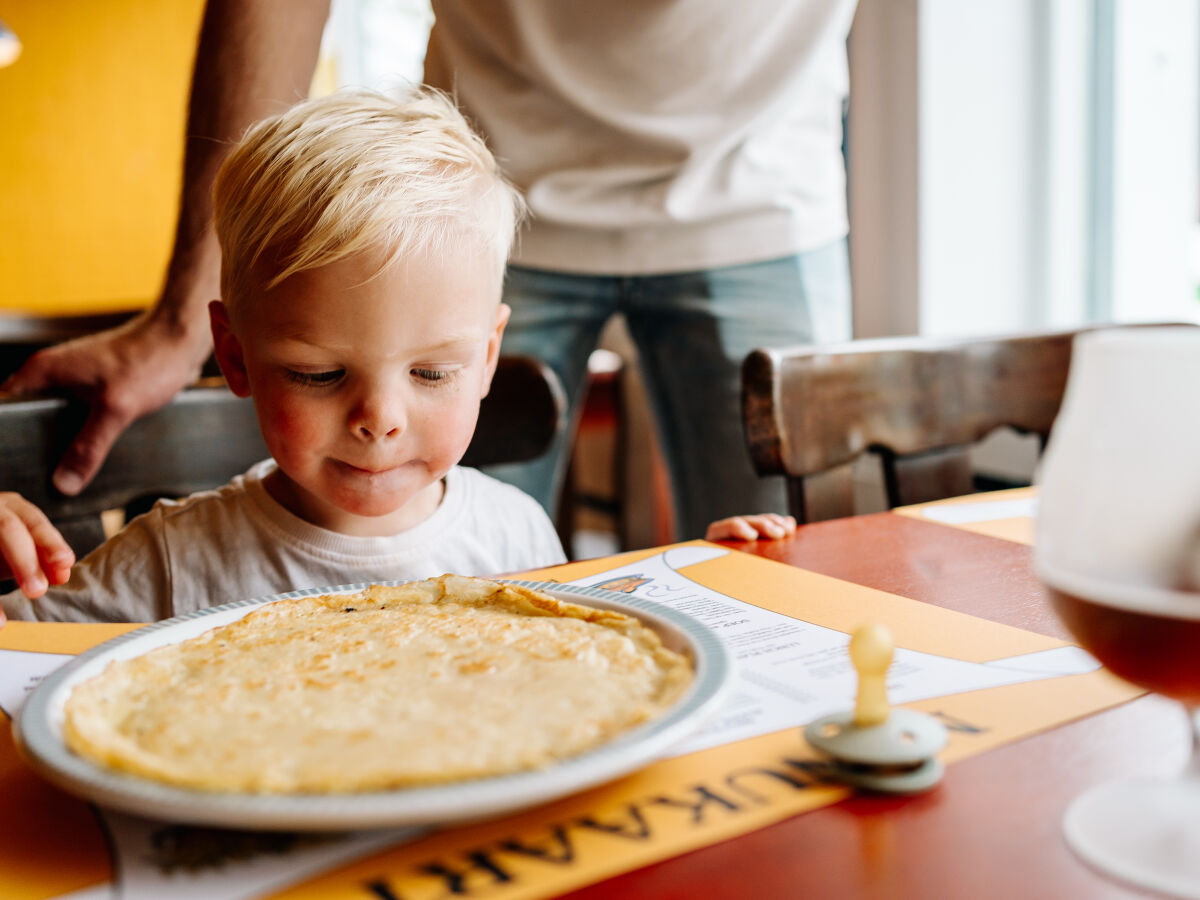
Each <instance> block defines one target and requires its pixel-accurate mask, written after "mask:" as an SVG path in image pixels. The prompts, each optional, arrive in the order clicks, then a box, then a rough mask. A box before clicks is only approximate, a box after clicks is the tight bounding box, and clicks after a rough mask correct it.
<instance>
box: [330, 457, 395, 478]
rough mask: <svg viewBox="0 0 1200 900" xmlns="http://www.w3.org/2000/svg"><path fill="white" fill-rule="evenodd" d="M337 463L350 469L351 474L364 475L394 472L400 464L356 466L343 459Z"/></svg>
mask: <svg viewBox="0 0 1200 900" xmlns="http://www.w3.org/2000/svg"><path fill="white" fill-rule="evenodd" d="M337 463H338V465H339V466H342V467H343V468H345V469H348V470H349V471H350V473H351V474H353V475H366V476H372V475H386V474H387V473H389V472H394V471H396V470H397V469H399V468H400V466H398V465H391V466H356V465H354V464H353V463H348V462H345V461H344V460H337Z"/></svg>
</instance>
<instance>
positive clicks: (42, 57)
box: [0, 0, 203, 312]
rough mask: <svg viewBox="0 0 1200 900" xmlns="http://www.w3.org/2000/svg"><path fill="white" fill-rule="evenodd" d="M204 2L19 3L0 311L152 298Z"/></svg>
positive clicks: (1, 149)
mask: <svg viewBox="0 0 1200 900" xmlns="http://www.w3.org/2000/svg"><path fill="white" fill-rule="evenodd" d="M202 8H203V0H15V2H3V3H0V18H3V20H4V21H5V22H6V23H7V24H8V25H9V27H10V28H12V30H13V31H15V32H16V34H17V36H18V37H19V38H20V40H21V43H22V45H23V51H22V53H21V56H20V58H19V59H18V60H17V61H16V63H15V64H13V65H12V66H10V67H8V68H3V69H0V311H3V310H22V311H33V312H92V311H101V310H109V309H122V308H128V307H131V306H135V305H144V304H146V303H148V302H150V301H151V300H152V299H153V298H154V296H155V294H156V293H157V291H158V287H159V283H160V281H161V278H162V271H163V267H164V265H165V263H166V259H167V254H168V252H169V249H170V243H171V238H172V236H173V229H174V216H175V209H176V205H177V202H178V191H179V171H180V164H181V158H182V152H183V130H184V120H185V106H186V99H187V92H188V83H189V79H190V73H191V64H192V55H193V52H194V50H195V40H196V32H197V29H198V27H199V23H200V14H201V11H202Z"/></svg>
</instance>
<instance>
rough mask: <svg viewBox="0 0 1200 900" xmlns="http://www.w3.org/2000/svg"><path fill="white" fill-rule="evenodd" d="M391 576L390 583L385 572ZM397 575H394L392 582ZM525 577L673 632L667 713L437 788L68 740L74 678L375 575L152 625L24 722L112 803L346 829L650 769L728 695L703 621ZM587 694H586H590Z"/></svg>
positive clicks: (25, 733) (472, 814) (106, 653)
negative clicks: (356, 783) (334, 784)
mask: <svg viewBox="0 0 1200 900" xmlns="http://www.w3.org/2000/svg"><path fill="white" fill-rule="evenodd" d="M384 583H385V584H386V583H388V582H384ZM393 583H395V582H393ZM512 583H514V584H518V585H522V586H524V587H529V588H534V589H536V590H540V591H545V592H546V593H547V594H550V595H551V596H553V597H557V598H558V599H561V600H565V601H568V602H575V603H582V604H585V605H588V606H593V607H597V608H600V609H612V610H617V611H619V612H623V613H627V614H629V615H632V616H636V617H637V618H638V619H640V620H641V621H642V622H644V623H645V624H646V625H647V626H649V627H650V628H652V629H654V631H656V632H657V633H658V634H659V636H660V637H661V638H662V640H663V643H664V644H665V645H666V646H667V647H669V648H671V649H672V650H676V651H678V652H681V653H684V654H686V655H688V656H690V657H691V658H692V660H693V661H694V663H695V669H696V671H695V679H694V680H693V683H692V685H691V686H690V687H689V688H688V690H687V691H686V692H685V693H684V695H683V696H682V697H680V699H679V700H678V701H677V702H676V703H675V705H674V706H672V707H671V708H670V709H668V710H666V711H665V712H664V713H663V714H662V715H661V716H659V717H658V718H656V719H654V720H653V721H652V722H648V723H646V724H645V725H641V726H638V727H637V728H634V729H631V730H630V731H628V732H625V733H624V734H622V735H620V736H619V737H617V738H615V739H614V740H612V741H610V742H609V743H607V744H605V745H603V746H601V747H598V748H596V749H595V750H592V751H590V752H588V753H584V754H582V755H580V756H576V757H573V758H571V759H568V760H564V761H563V762H560V763H557V764H555V765H553V766H550V767H548V768H545V769H538V770H535V771H529V772H519V773H516V774H512V775H503V776H498V777H494V778H479V779H472V780H467V781H459V782H453V783H450V784H444V785H435V786H429V787H415V788H403V789H398V790H393V791H376V792H365V793H344V794H247V793H219V792H210V791H196V790H189V789H187V788H179V787H172V786H170V785H165V784H161V783H159V782H156V781H151V780H149V779H146V778H141V777H138V776H135V775H128V774H125V773H119V772H114V771H112V770H109V769H106V768H104V767H103V766H100V765H97V764H96V763H93V762H91V761H89V760H86V759H84V758H83V757H81V756H77V755H76V754H75V753H73V752H71V751H70V750H69V749H67V747H66V744H65V743H64V742H63V733H62V725H63V707H64V705H65V703H66V700H67V696H68V695H69V694H70V692H71V689H72V688H73V687H74V686H75V685H77V684H79V683H80V682H82V681H85V680H87V679H88V678H91V677H92V676H93V675H97V674H99V673H100V671H101V670H102V669H103V668H104V667H105V666H106V665H108V663H109V662H111V661H113V660H117V659H130V658H132V657H135V656H140V655H142V654H143V653H147V652H149V651H150V650H153V649H155V648H156V647H161V646H163V645H166V644H174V643H178V642H180V641H184V640H187V639H188V638H191V637H195V636H196V635H198V634H202V633H203V632H205V631H208V630H209V629H211V628H215V627H217V626H219V625H226V624H228V623H230V622H234V621H236V620H237V619H240V618H242V616H244V615H246V614H247V613H249V612H251V611H252V610H253V609H255V608H257V607H259V606H262V605H263V604H265V603H272V602H275V601H277V600H283V599H287V598H291V597H305V596H311V595H316V594H338V593H352V592H354V591H360V590H362V589H363V588H365V587H367V585H366V584H350V585H338V586H336V587H325V588H313V589H310V590H304V591H292V592H289V593H286V594H276V595H273V596H271V597H261V598H258V599H254V600H243V601H241V602H238V603H231V604H227V605H224V606H216V607H212V608H211V609H205V610H201V611H199V612H196V613H192V614H191V615H187V616H180V617H179V618H175V619H167V620H166V621H163V622H158V623H156V624H154V625H147V626H146V627H144V628H139V629H137V630H136V631H131V632H129V633H127V634H124V635H121V636H120V637H117V638H114V639H112V640H110V641H107V642H106V643H104V644H101V645H100V646H98V647H95V648H93V649H92V650H89V651H88V652H86V653H83V654H81V655H80V656H79V657H77V658H76V659H74V660H73V661H71V662H70V663H68V664H67V665H65V666H63V667H62V668H61V669H58V670H57V671H55V672H53V673H51V674H50V675H49V676H47V677H46V678H45V680H44V681H42V683H41V684H39V685H38V686H37V688H36V689H34V691H33V693H32V694H30V696H29V698H28V699H27V700H26V702H25V705H24V707H22V709H21V711H20V713H19V715H18V717H17V720H16V723H15V725H14V731H15V734H16V737H17V743H18V746H19V747H20V749H21V750H22V751H23V753H24V754H25V756H26V758H27V759H28V760H29V762H30V763H31V764H32V765H33V767H34V768H35V769H37V770H38V772H40V773H41V774H42V775H43V776H45V777H46V778H47V779H48V780H49V781H51V782H53V783H55V784H57V785H58V786H60V787H62V788H64V789H65V790H67V791H69V792H71V793H73V794H77V795H79V796H81V797H84V798H86V799H88V800H92V801H94V802H96V803H99V804H101V805H103V806H108V807H112V808H114V809H120V810H123V811H125V812H129V813H134V814H136V815H142V816H149V817H151V818H156V819H164V820H168V821H174V822H189V823H194V824H205V825H218V826H224V827H231V828H262V829H275V828H277V829H286V830H289V831H294V830H299V829H305V830H321V831H328V830H342V829H352V828H380V827H388V826H396V825H424V824H437V823H450V822H460V821H466V820H471V819H482V818H489V817H493V816H498V815H501V814H503V813H507V812H511V811H514V810H518V809H521V808H524V807H528V806H534V805H536V804H539V803H545V802H547V801H549V800H553V799H555V798H558V797H562V796H564V795H567V794H571V793H575V792H577V791H581V790H584V789H585V788H589V787H593V786H595V785H598V784H602V783H604V782H606V781H610V780H612V779H614V778H617V777H618V776H620V775H624V774H627V773H629V772H632V771H634V770H635V769H638V768H641V767H642V766H645V765H647V764H648V763H650V762H653V761H654V760H655V759H657V758H659V757H660V756H662V755H664V754H665V753H666V752H667V751H669V750H670V749H671V748H672V747H674V746H675V745H676V744H679V743H680V742H681V741H683V740H684V739H685V738H687V737H689V736H690V735H691V734H693V733H694V732H695V731H696V730H698V729H699V728H700V727H701V726H702V725H703V724H704V723H705V721H706V720H707V719H708V718H709V717H710V716H711V715H712V714H713V713H715V712H716V711H717V710H718V709H719V707H720V706H721V704H722V703H723V702H724V700H725V697H726V695H727V692H728V691H729V689H730V687H731V685H732V675H733V662H732V658H731V656H730V654H729V652H728V651H727V650H726V648H725V645H724V644H722V643H721V640H720V639H719V638H718V637H717V636H716V635H715V634H714V633H713V632H711V631H710V630H709V629H707V628H706V627H705V626H704V625H703V624H701V623H700V622H699V621H698V620H696V619H693V618H692V617H690V616H688V615H685V614H684V613H680V612H677V611H675V610H673V609H669V608H667V607H664V606H660V605H658V604H656V603H653V602H650V601H647V600H643V599H641V598H638V597H630V596H627V595H625V594H617V593H613V592H612V591H604V590H598V589H595V588H585V587H577V586H574V585H561V584H552V583H543V582H533V581H515V582H512ZM581 700H582V702H586V698H581Z"/></svg>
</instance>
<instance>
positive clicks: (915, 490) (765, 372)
mask: <svg viewBox="0 0 1200 900" xmlns="http://www.w3.org/2000/svg"><path fill="white" fill-rule="evenodd" d="M1098 327H1113V326H1098ZM1083 330H1090V329H1079V330H1076V331H1060V332H1047V333H1037V334H1024V335H1016V336H1009V337H995V338H977V339H967V340H939V339H933V338H920V337H904V338H883V339H874V340H859V341H850V342H847V343H844V344H837V345H827V346H823V347H814V346H803V347H786V348H779V349H764V350H755V351H754V352H753V353H751V354H750V355H749V356H748V357H747V359H746V361H745V365H744V367H743V370H742V403H743V406H742V408H743V423H744V426H745V431H746V440H747V445H748V447H749V450H750V456H751V458H752V460H753V463H754V467H755V469H756V470H757V471H758V473H759V474H760V475H784V476H786V477H787V480H788V493H789V507H790V511H791V512H792V514H793V515H795V516H796V517H797V518H798V519H799V520H801V521H816V520H819V519H827V518H835V517H838V516H845V515H852V514H853V513H854V511H855V510H854V497H853V487H852V485H851V483H850V479H849V476H848V474H847V473H846V471H845V468H844V466H845V464H846V463H850V462H852V461H853V460H855V459H856V458H857V457H859V456H860V455H862V454H863V453H866V452H868V451H871V452H875V453H878V454H879V456H880V457H881V460H882V466H883V478H884V488H885V491H886V495H887V503H888V505H889V507H891V506H901V505H904V504H908V503H923V502H926V501H929V500H937V499H942V498H944V497H951V496H956V495H958V494H966V493H970V492H971V491H972V490H973V478H972V471H971V466H970V460H969V455H968V451H969V449H970V446H971V445H972V444H974V443H976V442H977V441H979V440H980V439H981V438H983V437H985V436H987V435H988V434H989V433H990V432H992V431H994V430H995V429H997V428H999V427H1001V426H1009V427H1011V428H1013V429H1014V430H1015V431H1017V432H1020V433H1026V434H1034V435H1037V436H1038V437H1039V438H1041V440H1042V442H1043V444H1044V442H1045V439H1046V436H1047V435H1048V434H1049V432H1050V427H1051V425H1052V424H1053V423H1054V418H1055V416H1056V415H1057V414H1058V409H1059V405H1060V404H1061V402H1062V396H1063V391H1064V388H1065V387H1066V381H1067V370H1068V368H1069V366H1070V361H1071V345H1072V341H1073V339H1074V337H1075V335H1076V334H1078V333H1079V331H1083ZM838 467H843V468H842V469H841V470H840V471H839V472H838V473H837V477H834V474H835V473H834V471H833V470H836V469H837V468H838Z"/></svg>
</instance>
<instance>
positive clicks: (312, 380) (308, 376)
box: [287, 369, 346, 387]
mask: <svg viewBox="0 0 1200 900" xmlns="http://www.w3.org/2000/svg"><path fill="white" fill-rule="evenodd" d="M345 374H346V370H345V369H330V370H329V371H326V372H300V371H297V370H296V369H288V370H287V377H288V378H289V379H291V380H292V381H294V382H296V383H297V384H302V385H306V386H308V387H327V386H329V385H331V384H336V383H337V382H338V381H340V380H341V378H342V376H343V375H345Z"/></svg>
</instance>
